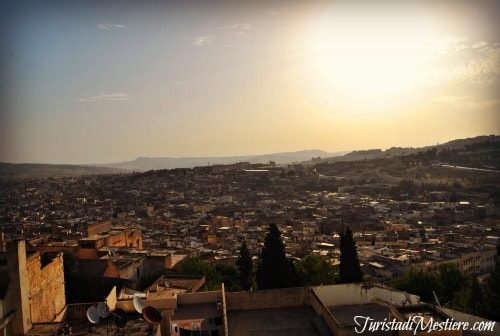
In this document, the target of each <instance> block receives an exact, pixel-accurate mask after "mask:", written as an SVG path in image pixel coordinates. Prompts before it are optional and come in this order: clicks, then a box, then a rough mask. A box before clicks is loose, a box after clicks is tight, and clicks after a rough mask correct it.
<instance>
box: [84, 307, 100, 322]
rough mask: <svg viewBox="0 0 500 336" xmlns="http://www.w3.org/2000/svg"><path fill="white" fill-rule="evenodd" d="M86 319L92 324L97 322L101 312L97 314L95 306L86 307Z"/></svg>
mask: <svg viewBox="0 0 500 336" xmlns="http://www.w3.org/2000/svg"><path fill="white" fill-rule="evenodd" d="M87 319H88V320H89V321H90V323H92V324H97V323H99V320H100V319H101V314H99V311H98V310H97V308H96V307H94V306H92V307H89V309H87Z"/></svg>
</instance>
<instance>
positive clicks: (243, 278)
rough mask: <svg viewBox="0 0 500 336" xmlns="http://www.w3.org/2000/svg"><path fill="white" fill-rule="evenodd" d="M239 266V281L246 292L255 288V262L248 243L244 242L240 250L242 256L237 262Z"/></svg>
mask: <svg viewBox="0 0 500 336" xmlns="http://www.w3.org/2000/svg"><path fill="white" fill-rule="evenodd" d="M236 265H237V266H238V280H239V282H240V286H241V288H242V289H244V290H249V289H250V288H253V287H255V275H254V272H253V261H252V256H251V255H250V251H249V250H248V246H247V243H246V241H243V243H242V244H241V248H240V256H239V257H238V261H237V262H236Z"/></svg>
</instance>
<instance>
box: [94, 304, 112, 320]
mask: <svg viewBox="0 0 500 336" xmlns="http://www.w3.org/2000/svg"><path fill="white" fill-rule="evenodd" d="M97 311H98V312H99V317H100V318H106V317H108V315H109V311H108V305H107V304H106V303H104V302H99V303H98V304H97Z"/></svg>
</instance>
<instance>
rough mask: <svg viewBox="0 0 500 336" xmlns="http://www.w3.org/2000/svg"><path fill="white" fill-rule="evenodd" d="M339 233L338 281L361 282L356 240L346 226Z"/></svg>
mask: <svg viewBox="0 0 500 336" xmlns="http://www.w3.org/2000/svg"><path fill="white" fill-rule="evenodd" d="M339 235H340V266H339V267H340V268H339V281H340V283H350V282H361V281H363V273H361V267H360V265H359V259H358V252H357V249H356V242H355V241H354V238H353V236H352V231H351V229H350V228H349V227H346V228H345V229H343V230H342V231H341V232H339Z"/></svg>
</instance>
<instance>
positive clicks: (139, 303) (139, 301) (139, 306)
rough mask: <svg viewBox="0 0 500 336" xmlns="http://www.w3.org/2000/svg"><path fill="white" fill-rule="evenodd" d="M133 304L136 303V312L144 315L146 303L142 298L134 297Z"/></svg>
mask: <svg viewBox="0 0 500 336" xmlns="http://www.w3.org/2000/svg"><path fill="white" fill-rule="evenodd" d="M132 302H133V303H134V308H135V310H136V311H137V312H138V313H139V314H142V311H143V310H144V302H143V300H142V298H141V297H140V296H137V295H134V298H133V300H132Z"/></svg>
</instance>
